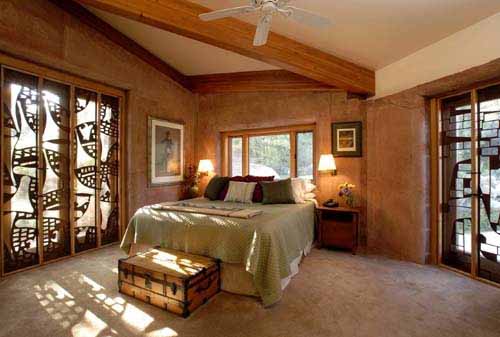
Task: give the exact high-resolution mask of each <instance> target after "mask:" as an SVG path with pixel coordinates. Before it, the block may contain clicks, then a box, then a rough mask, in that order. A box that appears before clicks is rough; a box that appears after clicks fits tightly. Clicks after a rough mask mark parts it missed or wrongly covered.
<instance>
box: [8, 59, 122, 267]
mask: <svg viewBox="0 0 500 337" xmlns="http://www.w3.org/2000/svg"><path fill="white" fill-rule="evenodd" d="M2 79H3V81H2V83H1V91H2V130H1V131H2V133H1V135H2V137H1V139H2V143H1V144H2V150H1V151H2V152H1V159H2V160H1V164H2V173H3V180H2V185H1V187H2V194H3V204H2V212H3V214H2V226H1V235H0V236H1V238H2V256H3V259H2V265H3V268H2V270H3V273H10V272H13V271H16V270H19V269H24V268H26V267H30V266H34V265H37V264H42V263H44V262H45V261H50V260H53V259H58V258H61V257H64V256H69V255H72V254H74V253H78V252H80V251H84V250H87V249H91V248H96V247H99V246H101V245H105V244H109V243H113V242H116V241H118V240H119V238H120V230H119V172H120V170H119V167H120V163H119V158H120V155H119V145H120V144H119V139H120V137H119V132H120V98H119V97H114V96H109V95H105V94H103V93H100V92H98V91H91V90H88V89H83V88H78V87H75V86H72V85H71V84H63V83H60V82H56V81H53V80H49V79H45V78H42V77H37V76H34V75H30V74H25V73H23V72H21V71H17V70H13V69H10V68H7V67H2Z"/></svg>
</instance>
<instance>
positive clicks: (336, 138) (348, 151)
mask: <svg viewBox="0 0 500 337" xmlns="http://www.w3.org/2000/svg"><path fill="white" fill-rule="evenodd" d="M332 154H333V155H334V156H335V157H362V156H363V126H362V122H359V121H358V122H338V123H332Z"/></svg>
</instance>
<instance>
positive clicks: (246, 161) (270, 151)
mask: <svg viewBox="0 0 500 337" xmlns="http://www.w3.org/2000/svg"><path fill="white" fill-rule="evenodd" d="M227 145H228V147H227V149H228V163H229V165H228V173H229V175H230V176H242V175H246V174H250V175H254V176H274V177H275V179H286V178H290V177H292V176H293V177H300V178H305V179H311V180H312V179H314V132H313V131H312V128H306V129H305V130H304V129H299V130H297V131H295V130H293V129H291V130H284V131H282V132H281V133H272V134H259V133H258V131H256V133H255V134H252V133H251V131H248V132H245V131H243V132H242V133H241V134H235V135H231V136H229V137H228V138H227ZM245 151H247V152H246V153H245Z"/></svg>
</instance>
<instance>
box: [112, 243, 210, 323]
mask: <svg viewBox="0 0 500 337" xmlns="http://www.w3.org/2000/svg"><path fill="white" fill-rule="evenodd" d="M118 270H119V276H118V288H119V290H120V292H121V293H123V294H126V295H130V296H133V297H135V298H136V299H138V300H141V301H143V302H146V303H150V304H152V305H154V306H157V307H159V308H162V309H164V310H167V311H170V312H173V313H175V314H178V315H181V316H183V317H188V316H189V315H190V314H191V313H192V312H193V311H194V310H196V308H198V307H199V306H201V305H202V304H204V303H205V302H207V301H208V299H210V298H211V297H212V296H214V295H215V294H217V293H218V292H219V291H220V262H219V261H218V260H214V259H211V258H207V257H203V256H198V255H191V254H186V253H182V252H179V251H176V250H169V249H159V248H157V249H152V250H150V251H148V252H145V253H139V254H137V255H135V256H131V257H129V258H125V259H120V261H119V263H118Z"/></svg>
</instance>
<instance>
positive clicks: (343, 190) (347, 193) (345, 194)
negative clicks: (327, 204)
mask: <svg viewBox="0 0 500 337" xmlns="http://www.w3.org/2000/svg"><path fill="white" fill-rule="evenodd" d="M355 187H356V185H354V184H349V183H348V182H345V183H343V184H340V185H339V197H341V198H342V199H344V201H345V203H346V204H347V205H348V206H349V207H354V204H355V199H354V193H353V191H352V190H353V189H354V188H355Z"/></svg>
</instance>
